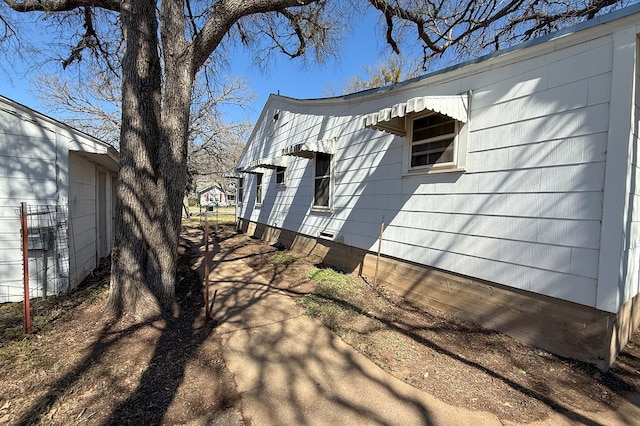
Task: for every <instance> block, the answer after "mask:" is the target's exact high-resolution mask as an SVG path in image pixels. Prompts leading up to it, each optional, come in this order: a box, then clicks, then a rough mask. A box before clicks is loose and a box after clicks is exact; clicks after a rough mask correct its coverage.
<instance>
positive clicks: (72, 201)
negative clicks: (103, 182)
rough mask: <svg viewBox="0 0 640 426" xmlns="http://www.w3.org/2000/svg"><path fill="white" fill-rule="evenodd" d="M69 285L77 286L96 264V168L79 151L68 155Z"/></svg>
mask: <svg viewBox="0 0 640 426" xmlns="http://www.w3.org/2000/svg"><path fill="white" fill-rule="evenodd" d="M69 166H70V167H69V194H70V198H69V221H70V223H71V226H70V230H69V252H70V274H69V276H70V285H71V287H72V288H73V287H75V286H77V285H78V284H79V283H80V282H81V281H82V280H83V279H84V277H86V276H87V275H88V274H89V273H90V272H91V271H93V270H94V269H95V267H96V255H97V239H96V235H97V220H98V219H97V214H96V168H95V165H94V164H93V163H91V162H89V161H87V160H85V159H83V158H82V157H81V156H80V154H78V153H76V152H71V155H70V156H69Z"/></svg>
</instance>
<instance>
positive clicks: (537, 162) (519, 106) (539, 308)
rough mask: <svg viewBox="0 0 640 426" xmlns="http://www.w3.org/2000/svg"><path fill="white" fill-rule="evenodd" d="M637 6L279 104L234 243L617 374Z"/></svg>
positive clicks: (631, 317) (632, 235) (632, 256)
mask: <svg viewBox="0 0 640 426" xmlns="http://www.w3.org/2000/svg"><path fill="white" fill-rule="evenodd" d="M639 33H640V6H638V5H635V6H632V7H629V8H626V9H623V10H620V11H617V12H615V13H612V14H610V15H607V16H604V17H600V18H595V19H592V20H590V21H588V22H585V23H583V24H580V25H577V26H575V27H572V28H568V29H565V30H563V31H560V32H557V33H554V34H551V35H549V36H547V37H543V38H540V39H537V40H533V41H531V42H528V43H525V44H523V45H520V46H516V47H514V48H510V49H507V50H504V51H500V52H497V53H495V54H492V55H488V56H486V57H483V58H480V59H478V60H474V61H470V62H467V63H463V64H461V65H459V66H456V67H451V68H448V69H445V70H443V71H440V72H436V73H432V74H428V75H425V76H423V77H419V78H416V79H412V80H409V81H407V82H404V83H400V84H397V85H394V86H390V87H386V88H382V89H378V90H369V91H364V92H360V93H354V94H350V95H346V96H341V97H335V98H327V99H310V100H297V99H291V98H287V97H284V96H276V95H271V97H270V98H269V100H268V101H267V103H266V105H265V107H264V110H263V111H262V114H261V116H260V119H259V120H258V122H257V124H256V126H255V128H254V130H253V133H252V134H251V136H250V138H249V140H248V143H247V145H246V148H245V151H244V153H243V155H242V157H241V159H240V160H239V162H238V170H239V171H242V172H245V177H244V179H243V180H242V181H241V182H242V183H241V184H239V187H240V188H241V194H239V196H238V200H243V202H242V203H241V204H240V203H239V207H238V215H239V219H240V226H241V228H242V229H244V230H246V231H248V232H250V233H252V234H256V235H259V236H261V237H263V238H265V239H270V240H280V241H281V242H282V243H283V244H285V245H293V246H294V249H295V248H297V249H299V250H305V251H313V252H314V253H316V254H319V255H320V256H322V257H323V261H324V262H325V263H328V264H332V265H334V266H337V267H338V268H340V269H343V270H345V271H348V272H357V273H360V274H363V275H365V276H368V277H370V278H371V277H373V275H374V270H375V268H374V265H375V263H376V262H375V254H376V252H377V249H378V239H379V234H380V229H381V223H384V225H385V228H384V233H383V235H382V243H381V252H382V259H381V260H380V265H379V266H380V269H379V272H378V277H377V280H378V282H381V283H384V284H386V285H387V286H389V287H391V288H393V289H395V290H396V291H397V292H399V293H401V294H402V295H404V296H406V297H409V298H412V299H415V300H419V301H421V302H424V303H427V304H430V305H432V306H434V307H437V308H439V309H441V310H446V311H449V312H453V313H455V314H456V315H459V316H460V317H462V318H466V319H468V320H472V321H475V322H478V323H480V324H483V325H485V326H487V327H489V328H492V329H496V330H501V331H503V332H506V333H507V334H510V335H512V336H515V337H517V338H519V339H521V340H523V341H525V342H528V343H531V344H533V345H536V346H539V347H542V348H545V349H548V350H550V351H552V352H555V353H558V354H560V355H564V356H570V357H574V358H578V359H582V360H586V361H589V362H592V363H594V364H596V365H598V366H599V367H600V368H602V369H606V368H608V367H609V366H610V365H611V363H612V362H613V360H614V359H615V357H616V355H617V353H618V352H619V351H620V350H621V348H622V347H623V346H624V345H625V344H626V342H627V340H628V338H629V336H630V333H631V332H632V331H633V330H634V329H635V327H636V326H637V324H638V319H639V318H640V308H638V306H640V303H637V302H638V293H639V291H640V286H639V278H640V275H639V271H640V226H639V225H638V224H639V223H640V206H636V201H640V195H639V194H640V189H639V188H638V184H640V176H639V175H640V173H638V164H639V160H638V154H639V144H638V134H639V130H638V128H639V120H640V112H639V108H640V107H639V105H640V87H639V86H640V77H639V75H640V68H639V67H638V61H639V55H638V45H639V43H638V34H639Z"/></svg>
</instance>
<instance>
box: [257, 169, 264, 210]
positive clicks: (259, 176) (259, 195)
mask: <svg viewBox="0 0 640 426" xmlns="http://www.w3.org/2000/svg"><path fill="white" fill-rule="evenodd" d="M262 189H263V188H262V173H257V174H256V204H262V197H263V195H264V194H263V193H262Z"/></svg>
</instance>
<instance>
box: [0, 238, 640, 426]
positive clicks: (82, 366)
mask: <svg viewBox="0 0 640 426" xmlns="http://www.w3.org/2000/svg"><path fill="white" fill-rule="evenodd" d="M191 232H194V230H191ZM216 236H217V239H218V241H219V247H220V250H222V251H225V250H227V251H234V252H235V253H236V254H237V255H240V256H241V257H244V261H245V262H247V263H248V264H249V265H250V266H252V267H253V268H254V269H256V270H258V271H260V272H261V273H262V274H263V275H264V276H265V277H267V278H268V279H269V280H270V282H271V283H272V285H274V286H277V287H280V288H282V289H283V290H286V291H287V293H289V294H291V295H292V297H296V298H298V299H299V300H304V298H305V295H308V293H309V292H314V291H317V288H318V283H317V281H314V280H312V279H310V278H308V276H309V275H308V272H309V270H310V269H311V268H314V267H316V266H318V265H317V264H318V262H319V259H314V258H310V257H306V258H305V257H301V256H299V255H296V254H294V253H292V254H291V255H290V256H288V257H286V261H284V262H283V261H281V259H283V257H282V256H281V257H279V258H278V257H276V256H277V255H278V253H282V251H281V250H279V249H278V248H276V247H272V246H271V245H269V244H267V243H265V242H262V241H260V240H255V239H251V238H248V237H247V236H244V235H238V234H236V233H235V231H234V230H233V228H232V227H220V228H218V229H217V230H216ZM194 249H195V248H193V247H191V248H190V247H188V246H187V245H186V243H185V246H184V250H183V256H182V259H183V265H184V266H183V267H182V268H181V269H180V274H179V289H178V296H179V300H180V303H181V306H182V315H181V316H180V317H179V318H177V319H162V318H159V319H157V320H156V321H152V322H149V323H144V324H139V323H135V322H134V321H131V320H129V319H126V318H125V319H124V320H121V321H118V322H108V321H106V320H105V317H104V314H103V312H104V306H105V302H106V294H107V286H108V278H109V276H108V267H107V266H108V265H104V267H103V268H102V269H100V270H98V271H97V272H96V273H95V274H94V275H93V276H91V277H89V279H88V280H87V281H86V282H85V283H84V285H83V286H82V289H81V290H79V291H77V292H75V293H73V294H71V295H69V296H64V297H58V298H49V299H47V300H44V301H42V300H40V301H34V303H33V308H32V311H33V312H34V334H33V335H31V336H29V337H26V338H25V337H24V336H23V334H22V323H21V321H22V320H21V309H22V308H21V304H4V305H0V382H1V383H2V390H1V391H0V424H24V425H27V424H41V425H45V424H46V425H61V424H64V425H69V424H114V425H115V424H247V423H250V421H248V420H247V419H244V418H243V417H242V414H241V398H240V396H239V395H238V394H237V392H236V390H235V384H234V382H233V377H232V376H231V374H230V372H229V371H228V370H227V368H226V365H225V360H224V358H223V357H222V355H221V354H222V351H221V347H220V343H219V338H218V336H216V329H215V323H214V322H205V321H204V319H203V309H202V299H201V293H200V288H199V285H200V282H201V281H200V279H199V277H198V275H197V273H196V272H195V271H193V270H192V269H191V266H192V265H193V264H194V262H195V261H196V260H197V259H196V256H197V255H196V254H195V251H194ZM354 283H355V284H354V285H357V286H358V288H359V292H360V293H359V294H360V296H361V297H360V296H359V298H358V300H356V301H354V300H344V301H341V304H342V305H343V308H345V309H346V310H348V311H349V312H350V314H349V315H344V316H340V315H338V316H335V317H333V320H332V323H330V324H327V325H328V326H329V327H330V328H331V329H332V330H334V331H335V332H336V333H338V334H339V335H340V336H341V337H342V338H343V339H344V340H345V341H346V342H347V343H349V344H350V345H352V346H353V347H354V348H356V349H357V350H359V351H361V352H362V353H364V354H365V355H366V356H368V357H369V358H370V359H372V360H373V361H374V362H376V363H377V364H378V365H380V366H381V367H382V368H383V369H385V370H387V371H389V372H390V373H391V374H393V375H395V376H396V377H398V378H400V379H402V380H404V381H406V382H408V383H410V384H412V385H413V386H415V387H417V388H420V389H424V390H425V391H427V392H429V393H431V394H432V395H434V396H436V397H437V398H440V399H441V400H443V401H445V402H447V403H449V404H452V405H455V406H461V407H467V408H471V409H477V410H483V411H489V412H492V413H495V414H496V415H497V416H498V417H499V418H500V419H501V420H503V421H505V422H510V423H527V422H531V421H534V420H542V419H545V418H547V417H548V416H549V415H550V414H551V413H552V412H553V411H563V412H565V411H566V412H571V411H573V410H575V409H581V410H586V411H602V410H615V408H616V407H617V406H618V405H619V404H620V402H621V401H622V398H624V397H625V396H626V395H627V394H628V393H630V392H636V391H638V386H639V385H640V336H639V335H638V333H637V332H636V334H635V336H634V339H633V340H632V341H631V342H630V343H629V345H628V346H627V348H626V349H625V351H624V352H623V353H622V354H621V355H620V356H619V357H618V360H617V361H616V363H615V364H614V365H613V367H612V368H611V369H610V370H609V372H607V373H606V374H603V373H601V372H599V371H598V370H597V369H595V368H593V367H592V366H590V365H587V364H584V363H580V362H576V361H572V360H567V359H561V358H558V357H556V356H554V355H551V354H549V353H546V352H544V351H542V350H539V349H536V348H533V347H530V346H526V345H523V344H520V343H518V342H517V341H515V340H513V339H511V338H509V337H506V336H504V335H501V334H499V333H495V332H492V331H487V330H484V329H482V328H480V327H478V326H476V325H474V324H470V323H465V322H462V321H459V320H457V319H455V318H454V317H451V316H449V315H445V314H443V313H440V312H438V311H435V310H432V309H430V308H428V307H426V306H421V305H417V304H415V303H410V302H408V301H406V300H404V299H403V298H401V297H399V296H397V295H395V294H393V293H392V292H390V291H388V290H386V289H385V288H382V287H377V288H375V289H374V288H373V287H372V286H370V285H368V284H366V283H365V282H363V281H361V280H356V281H354ZM317 300H318V301H319V303H323V299H322V297H317ZM325 302H328V301H325ZM334 302H335V301H334ZM358 303H362V305H360V306H358V305H357V304H358Z"/></svg>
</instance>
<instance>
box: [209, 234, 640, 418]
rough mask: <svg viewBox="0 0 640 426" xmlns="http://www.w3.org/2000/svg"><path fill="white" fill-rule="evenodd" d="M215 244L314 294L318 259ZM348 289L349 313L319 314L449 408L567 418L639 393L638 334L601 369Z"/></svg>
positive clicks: (293, 288) (238, 242) (282, 283)
mask: <svg viewBox="0 0 640 426" xmlns="http://www.w3.org/2000/svg"><path fill="white" fill-rule="evenodd" d="M221 247H222V250H223V251H224V250H234V251H236V252H237V255H245V256H246V257H245V259H244V260H245V262H247V263H248V264H249V265H250V266H252V267H253V268H254V269H256V270H259V271H261V273H262V275H263V276H265V277H267V278H269V279H270V282H271V284H272V285H274V286H277V287H279V288H282V289H284V290H287V292H288V293H289V294H291V295H292V296H293V297H301V298H304V295H305V294H307V293H308V292H313V291H317V290H316V287H317V285H318V284H317V282H314V281H313V280H310V279H308V278H307V276H308V271H309V270H310V269H311V268H313V267H314V266H317V264H318V262H319V259H313V258H304V257H300V256H295V254H294V257H293V259H292V260H290V261H288V262H281V261H277V259H278V258H277V256H278V249H277V248H276V247H272V246H270V245H269V244H266V243H265V242H263V241H260V240H255V239H251V238H248V237H246V236H245V237H239V238H228V239H224V241H222V242H221ZM281 258H282V257H281ZM320 266H322V265H320ZM354 285H356V286H358V293H359V294H358V297H357V298H355V299H348V298H344V299H341V300H338V301H337V302H338V305H341V306H342V308H343V310H344V311H345V312H346V313H345V314H344V315H331V316H330V318H329V319H328V320H327V319H326V318H320V319H321V320H323V321H324V322H325V325H327V326H328V327H329V328H331V329H332V330H333V331H334V332H336V333H337V334H339V335H340V336H341V337H342V339H343V340H345V341H346V342H347V343H349V344H350V345H351V346H353V347H354V348H356V349H357V350H359V351H360V352H362V353H363V354H365V355H366V356H367V357H369V358H370V359H371V360H373V361H374V362H375V363H376V364H378V365H379V366H380V367H381V368H383V369H384V370H386V371H388V372H390V373H391V374H393V375H394V376H396V377H398V378H399V379H401V380H403V381H405V382H407V383H409V384H411V385H413V386H415V387H417V388H419V389H423V390H425V391H426V392H428V393H430V394H432V395H434V396H436V397H437V398H439V399H441V400H442V401H445V402H447V403H448V404H451V405H454V406H460V407H467V408H470V409H475V410H482V411H488V412H491V413H494V414H496V415H497V416H498V417H499V418H500V419H501V420H502V421H505V422H509V423H529V422H532V421H536V420H544V419H546V418H547V417H549V416H550V415H551V414H552V413H553V412H554V411H557V412H563V413H569V414H568V416H569V417H571V413H573V412H574V410H575V409H580V410H584V411H589V412H598V411H603V410H615V409H616V407H617V406H618V405H619V404H620V403H621V401H622V398H625V397H626V396H628V395H629V394H631V393H634V392H637V391H638V390H639V389H640V388H639V386H640V334H639V333H638V331H636V333H635V335H634V337H633V339H632V341H631V342H630V343H629V344H628V345H627V347H626V348H625V350H624V351H623V352H622V353H621V354H620V356H619V357H618V359H617V361H616V362H615V364H614V365H613V366H612V367H611V369H610V370H609V371H608V372H607V373H601V372H600V371H599V370H598V369H596V368H595V367H593V366H591V365H589V364H586V363H582V362H578V361H574V360H570V359H563V358H560V357H557V356H555V355H553V354H550V353H548V352H545V351H543V350H540V349H537V348H534V347H531V346H528V345H525V344H522V343H520V342H518V341H516V340H514V339H512V338H510V337H508V336H505V335H503V334H500V333H497V332H493V331H490V330H486V329H483V328H481V327H479V326H477V325H475V324H471V323H468V322H464V321H461V320H458V319H456V318H455V317H453V316H451V315H447V314H444V313H442V312H440V311H437V310H435V309H431V308H429V307H428V306H425V305H418V304H416V303H412V302H410V301H408V300H406V299H404V298H402V297H400V296H398V295H397V294H395V293H393V292H391V291H389V290H387V289H386V288H384V287H382V286H380V287H376V288H375V289H374V288H373V287H372V286H371V285H368V284H366V283H365V282H364V281H362V280H361V279H357V280H355V282H354ZM317 299H318V300H320V301H321V299H322V297H318V298H317ZM327 299H335V295H331V297H328V298H327ZM325 302H327V303H329V302H336V301H335V300H327V301H325ZM574 418H575V419H576V421H577V423H579V424H582V423H585V422H586V423H589V422H588V421H587V420H588V419H582V420H581V419H580V417H579V415H578V416H574ZM639 422H640V420H639Z"/></svg>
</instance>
